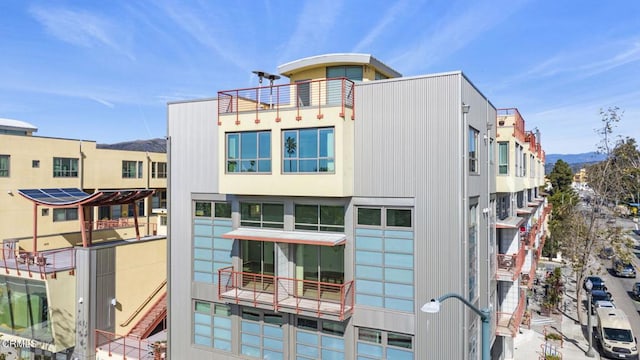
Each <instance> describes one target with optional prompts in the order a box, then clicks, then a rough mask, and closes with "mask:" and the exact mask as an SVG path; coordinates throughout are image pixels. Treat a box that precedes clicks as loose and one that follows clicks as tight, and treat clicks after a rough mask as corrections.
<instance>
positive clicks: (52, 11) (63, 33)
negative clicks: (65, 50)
mask: <svg viewBox="0 0 640 360" xmlns="http://www.w3.org/2000/svg"><path fill="white" fill-rule="evenodd" d="M29 11H30V13H31V14H32V15H33V17H34V18H35V19H36V20H37V21H38V22H39V23H40V24H41V25H42V26H43V27H44V28H45V30H46V31H47V32H48V33H49V34H51V35H52V36H54V37H56V38H58V39H60V40H62V41H64V42H67V43H70V44H73V45H76V46H80V47H87V48H91V47H94V46H106V47H107V48H110V49H112V50H114V51H116V52H117V53H120V54H123V55H125V56H126V57H128V58H129V59H131V60H135V56H134V55H133V53H132V52H131V51H129V50H128V49H127V47H126V44H128V43H129V41H128V37H127V35H126V32H125V31H123V30H122V29H121V26H120V25H118V24H115V23H112V22H111V21H109V20H108V19H106V18H105V17H101V16H98V15H96V14H92V13H90V12H87V11H74V10H70V9H63V8H52V7H42V6H32V7H31V8H30V9H29Z"/></svg>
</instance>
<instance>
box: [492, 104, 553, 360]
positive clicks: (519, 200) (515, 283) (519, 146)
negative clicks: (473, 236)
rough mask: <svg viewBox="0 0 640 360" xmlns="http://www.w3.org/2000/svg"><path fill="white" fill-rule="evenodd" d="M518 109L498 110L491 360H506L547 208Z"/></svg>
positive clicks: (536, 152)
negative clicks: (495, 288) (494, 319)
mask: <svg viewBox="0 0 640 360" xmlns="http://www.w3.org/2000/svg"><path fill="white" fill-rule="evenodd" d="M525 129H526V128H525V121H524V119H523V117H522V116H521V115H520V112H519V111H518V109H515V108H510V109H498V117H497V135H496V136H497V138H496V140H497V144H496V146H497V147H496V149H497V154H496V156H495V159H496V161H497V164H496V168H497V176H496V216H497V220H496V230H497V243H498V255H497V260H498V261H497V269H496V270H497V271H496V274H497V280H498V298H497V302H496V303H495V306H496V311H497V329H496V335H497V337H496V341H495V343H494V353H493V356H495V357H494V358H498V357H497V356H498V355H499V354H504V358H506V359H512V358H513V352H514V343H513V339H514V338H515V336H516V335H517V334H518V330H519V327H520V325H521V322H522V320H523V317H524V314H525V311H526V304H527V301H526V293H527V292H526V290H527V289H528V288H531V286H532V285H533V281H534V279H535V276H536V269H537V264H538V260H539V259H540V255H541V253H542V248H543V246H544V242H545V239H546V236H547V233H548V226H547V220H548V215H549V212H550V211H551V205H550V204H548V202H547V200H546V198H545V195H546V194H545V193H543V192H542V189H543V188H544V186H545V179H544V164H545V153H544V150H542V145H541V141H540V136H541V135H540V132H539V131H535V132H534V131H527V130H525Z"/></svg>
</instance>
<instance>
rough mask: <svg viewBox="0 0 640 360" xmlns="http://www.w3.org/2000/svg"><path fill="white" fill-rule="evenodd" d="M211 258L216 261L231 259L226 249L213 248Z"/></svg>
mask: <svg viewBox="0 0 640 360" xmlns="http://www.w3.org/2000/svg"><path fill="white" fill-rule="evenodd" d="M213 259H214V260H216V261H229V262H230V261H231V253H230V252H229V251H228V250H213Z"/></svg>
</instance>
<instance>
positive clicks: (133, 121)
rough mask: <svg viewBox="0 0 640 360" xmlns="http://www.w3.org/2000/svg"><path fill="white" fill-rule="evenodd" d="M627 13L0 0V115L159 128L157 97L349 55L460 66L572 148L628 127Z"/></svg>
mask: <svg viewBox="0 0 640 360" xmlns="http://www.w3.org/2000/svg"><path fill="white" fill-rule="evenodd" d="M638 14H640V1H637V0H617V1H602V0H600V1H592V0H582V1H574V0H562V1H552V0H547V1H533V0H531V1H519V0H509V1H504V0H491V1H455V0H434V1H395V2H394V1H344V2H341V1H339V0H316V1H288V0H287V1H285V0H282V1H276V0H273V1H267V0H262V1H250V0H245V1H242V0H238V1H232V2H222V1H213V0H211V1H205V0H202V1H185V0H182V1H164V0H153V1H151V0H149V1H28V0H24V1H23V0H3V1H1V2H0V78H1V79H2V80H1V81H0V118H10V119H16V120H22V121H26V122H28V123H31V124H33V125H35V126H36V127H38V132H37V135H39V136H51V137H65V138H73V139H86V140H95V141H97V142H99V143H115V142H120V141H128V140H135V139H149V138H154V137H164V136H165V133H166V104H167V102H170V101H177V100H185V99H194V98H209V97H215V96H216V94H217V91H219V90H227V89H234V88H244V87H252V86H257V79H256V77H255V76H254V75H253V74H252V73H251V71H252V70H256V69H260V70H265V71H268V72H272V73H274V72H276V68H277V66H278V65H281V64H283V63H286V62H289V61H292V60H296V59H300V58H303V57H308V56H313V55H319V54H324V53H342V52H358V53H367V54H372V55H374V56H375V57H376V58H378V59H380V60H381V61H383V62H384V63H386V64H388V65H389V66H391V67H392V68H394V69H396V70H398V71H399V72H400V73H402V74H403V75H404V76H413V75H421V74H428V73H435V72H445V71H453V70H462V71H463V72H464V73H465V74H466V75H467V77H469V79H470V80H471V81H472V82H473V83H474V84H475V85H476V86H477V87H478V88H479V89H480V91H482V92H483V93H484V94H485V95H486V96H487V97H488V98H489V99H490V101H491V102H492V103H493V104H494V105H495V106H496V107H498V108H505V107H517V108H518V109H519V110H520V112H521V114H522V115H523V117H524V118H525V121H526V127H527V129H533V128H534V127H537V128H539V129H540V131H541V132H542V144H543V148H544V149H545V150H546V152H547V153H580V152H587V151H593V150H595V149H596V144H597V142H598V136H597V135H596V133H595V131H594V129H596V128H597V127H598V126H599V124H600V116H599V109H601V108H607V107H609V106H618V107H620V108H621V109H623V110H624V117H623V120H622V122H621V123H620V124H619V126H618V128H617V129H615V132H616V133H617V134H622V135H626V136H632V137H635V138H636V139H638V140H640V121H639V120H640V71H639V70H640V16H639V15H638ZM283 80H286V79H282V80H281V81H280V82H282V81H283Z"/></svg>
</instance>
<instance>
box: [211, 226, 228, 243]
mask: <svg viewBox="0 0 640 360" xmlns="http://www.w3.org/2000/svg"><path fill="white" fill-rule="evenodd" d="M231 230H232V229H231V227H230V226H220V225H216V226H214V227H213V236H215V237H217V238H222V235H224V234H226V233H228V232H229V231H231ZM225 240H231V239H225Z"/></svg>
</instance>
